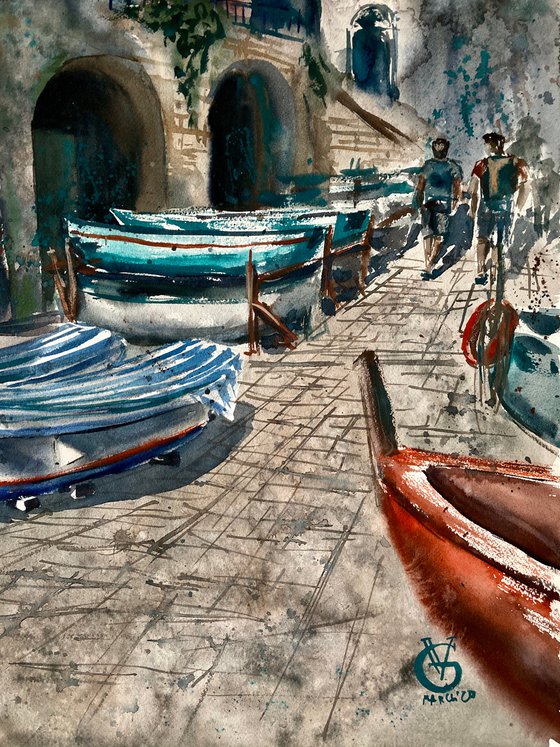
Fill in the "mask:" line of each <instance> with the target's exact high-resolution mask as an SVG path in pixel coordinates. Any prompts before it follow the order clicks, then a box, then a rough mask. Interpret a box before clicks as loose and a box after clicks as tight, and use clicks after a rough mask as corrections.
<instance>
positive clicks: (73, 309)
mask: <svg viewBox="0 0 560 747" xmlns="http://www.w3.org/2000/svg"><path fill="white" fill-rule="evenodd" d="M64 252H65V254H66V266H67V275H66V277H67V280H68V308H69V310H70V314H71V315H72V321H73V320H75V319H77V317H78V284H77V282H76V270H75V267H74V257H73V255H72V249H71V247H70V243H69V242H68V241H66V243H65V244H64Z"/></svg>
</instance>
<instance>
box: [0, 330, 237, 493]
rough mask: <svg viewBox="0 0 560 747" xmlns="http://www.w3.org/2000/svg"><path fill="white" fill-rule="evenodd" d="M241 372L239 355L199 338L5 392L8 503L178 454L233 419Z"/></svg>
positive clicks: (2, 466)
mask: <svg viewBox="0 0 560 747" xmlns="http://www.w3.org/2000/svg"><path fill="white" fill-rule="evenodd" d="M240 367H241V362H240V358H239V355H238V354H236V353H234V352H233V351H232V350H231V349H229V348H226V347H224V346H217V345H213V344H211V343H204V342H200V341H197V340H191V341H184V342H180V343H176V344H175V345H170V346H167V347H165V348H162V349H159V350H156V351H153V352H151V353H147V354H145V355H142V356H138V357H137V358H131V359H128V360H125V361H123V362H120V363H118V364H116V365H115V366H113V367H112V369H110V370H109V369H107V370H106V371H101V372H100V371H96V372H95V374H94V376H90V372H89V371H88V372H85V373H81V374H80V375H66V376H64V377H61V378H60V379H56V378H51V379H49V380H45V381H37V382H35V383H34V384H29V385H26V384H25V383H24V382H22V383H20V384H19V385H18V386H15V387H11V388H10V389H9V391H8V392H6V390H3V391H2V398H1V400H0V436H1V438H0V500H10V499H13V500H16V501H18V502H19V503H22V506H21V507H22V508H27V507H28V505H29V504H26V500H27V499H28V498H29V499H30V497H32V500H33V501H35V499H36V497H37V496H40V495H43V494H45V493H51V492H55V491H57V490H63V489H65V488H68V487H71V486H75V485H77V484H79V483H81V482H84V481H90V480H91V479H93V478H96V477H99V476H101V475H106V474H112V473H115V472H120V471H123V470H126V469H130V468H132V467H134V466H136V465H138V464H142V463H144V462H147V461H149V460H151V459H154V458H156V457H162V455H167V454H170V453H171V452H175V450H176V449H177V448H178V447H180V446H181V445H183V444H184V443H185V442H187V441H189V440H190V439H192V438H193V437H194V436H196V435H198V434H199V433H200V432H201V431H202V429H203V428H204V427H205V426H206V424H207V422H208V420H209V419H213V418H214V417H215V416H216V415H222V416H224V417H225V418H228V419H232V417H233V413H234V408H235V399H236V396H237V388H238V374H239V371H240ZM31 505H33V504H31Z"/></svg>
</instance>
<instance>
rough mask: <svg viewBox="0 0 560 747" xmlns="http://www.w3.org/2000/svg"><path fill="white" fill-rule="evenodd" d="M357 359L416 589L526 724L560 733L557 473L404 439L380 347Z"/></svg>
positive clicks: (394, 526)
mask: <svg viewBox="0 0 560 747" xmlns="http://www.w3.org/2000/svg"><path fill="white" fill-rule="evenodd" d="M359 364H360V377H361V385H362V392H363V400H364V409H365V413H366V419H367V424H368V440H369V445H370V451H371V456H372V461H373V467H374V474H375V476H376V479H377V483H378V486H379V489H380V491H381V497H382V505H383V510H384V512H385V516H386V518H387V521H388V525H389V530H390V534H391V538H392V541H393V545H394V547H395V548H396V550H397V551H398V553H399V555H400V557H401V560H402V562H403V564H404V566H405V568H406V570H407V572H408V576H409V578H410V580H411V581H412V583H413V585H414V587H415V589H416V591H417V593H418V595H419V597H420V598H421V600H422V602H423V604H424V605H425V607H426V608H427V611H428V613H429V615H430V617H431V619H432V620H433V621H434V622H435V623H436V624H437V625H438V626H439V627H440V628H442V629H443V630H444V631H445V633H446V634H447V635H454V636H456V638H457V641H458V643H459V644H460V645H461V647H462V648H464V649H467V650H468V651H469V652H470V653H471V655H472V657H473V658H474V659H475V661H476V662H477V663H478V665H479V670H480V672H481V675H482V676H483V677H486V679H488V680H490V681H491V683H492V684H493V686H494V688H493V689H494V690H495V691H496V692H497V693H498V694H499V695H501V696H504V697H505V698H506V699H507V700H509V702H510V703H511V704H512V705H514V706H515V707H516V710H517V712H518V715H520V716H521V717H522V719H523V721H524V723H525V724H526V726H527V727H529V728H531V729H532V730H536V731H537V732H538V733H540V734H542V735H543V736H545V737H548V738H550V737H553V738H555V739H556V740H558V739H560V713H559V708H560V659H559V655H560V479H559V478H558V477H557V476H555V475H554V474H553V473H552V472H551V471H550V470H549V469H548V468H545V467H539V466H534V465H530V464H526V463H518V462H496V461H490V460H485V459H478V458H474V457H455V456H449V455H446V454H440V453H435V452H428V451H421V450H417V449H409V448H399V446H398V442H397V437H396V430H395V424H394V419H393V412H392V408H391V403H390V400H389V397H388V395H387V392H386V389H385V386H384V383H383V379H382V376H381V371H380V367H379V362H378V360H377V357H376V356H375V354H374V353H372V352H366V353H364V354H363V355H362V356H361V357H360V359H359Z"/></svg>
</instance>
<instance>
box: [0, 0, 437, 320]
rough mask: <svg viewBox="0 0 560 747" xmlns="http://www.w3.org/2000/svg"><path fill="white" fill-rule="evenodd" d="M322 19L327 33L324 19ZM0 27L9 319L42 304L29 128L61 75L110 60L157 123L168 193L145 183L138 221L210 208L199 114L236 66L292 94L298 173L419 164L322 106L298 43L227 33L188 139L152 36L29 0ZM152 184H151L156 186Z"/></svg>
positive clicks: (341, 111)
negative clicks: (150, 213)
mask: <svg viewBox="0 0 560 747" xmlns="http://www.w3.org/2000/svg"><path fill="white" fill-rule="evenodd" d="M325 5H326V4H325ZM324 17H325V19H326V21H327V23H330V22H329V21H328V14H326V13H325V12H324ZM0 27H1V28H2V37H3V44H2V47H1V50H0V55H1V56H0V91H1V95H2V101H3V102H4V103H3V108H2V111H1V113H0V123H1V126H2V140H1V142H0V185H1V190H0V199H1V201H2V203H1V207H2V213H3V216H4V222H5V245H6V254H7V258H8V265H9V275H10V284H11V296H12V298H11V300H12V307H13V313H14V315H15V316H18V317H21V316H24V315H26V314H28V313H30V312H32V311H36V310H38V309H39V308H40V307H41V296H42V294H41V261H40V253H39V249H38V247H37V246H36V243H37V242H36V228H37V224H36V215H35V193H34V174H33V144H32V120H33V115H34V111H35V106H36V103H37V100H38V97H39V96H40V94H41V92H42V91H43V90H44V88H45V86H46V85H47V84H48V82H49V80H50V79H52V77H53V76H54V75H55V74H56V73H58V72H60V71H61V70H64V69H67V68H65V65H66V66H68V65H69V64H70V65H74V66H76V65H82V66H86V67H87V66H88V65H89V64H91V65H97V67H98V68H99V69H103V70H104V71H105V72H109V74H111V60H112V59H114V58H119V59H120V62H119V64H117V63H116V62H115V64H114V67H113V74H114V77H119V76H120V77H119V83H120V84H122V85H123V86H125V87H126V88H127V92H128V93H130V95H131V98H132V99H133V102H134V104H135V106H136V108H137V109H138V111H139V112H140V114H141V117H140V118H144V120H145V121H146V122H149V121H153V122H154V127H156V125H157V122H158V121H160V122H161V127H162V130H163V139H164V144H163V151H164V153H163V158H164V160H165V163H164V164H163V165H162V166H163V173H164V182H165V183H162V184H161V185H160V188H157V186H156V187H153V188H151V187H150V188H149V189H148V188H147V187H146V184H147V183H148V181H149V180H148V179H147V178H144V190H143V192H141V195H140V196H139V200H138V204H137V205H136V207H138V208H139V209H143V210H157V209H160V208H162V207H165V206H169V207H181V206H186V205H204V204H208V199H209V198H208V186H209V185H208V174H209V157H210V151H209V148H210V139H211V138H210V131H209V127H208V112H209V108H210V104H211V102H212V97H213V94H214V92H215V90H216V87H217V85H219V82H220V79H221V77H222V76H223V75H224V74H225V73H227V71H228V70H230V69H231V68H232V66H235V65H239V64H253V62H255V63H257V62H258V63H259V64H261V63H265V64H267V65H271V66H273V68H274V69H275V71H276V73H275V74H277V75H280V76H282V78H283V79H284V80H285V81H286V83H287V85H288V86H289V88H290V90H291V92H292V98H293V109H294V117H295V121H294V143H295V148H294V163H293V168H294V172H295V173H297V174H305V173H313V172H318V173H328V174H336V173H338V172H339V171H341V170H342V169H346V168H349V167H352V166H356V164H359V165H361V166H362V167H370V166H375V167H377V168H379V169H380V170H386V169H394V168H398V167H402V166H406V165H411V162H417V161H418V159H419V158H420V157H421V156H422V151H421V148H419V147H418V145H416V147H413V146H412V145H411V144H410V143H408V142H406V141H405V140H402V139H400V140H399V141H398V143H395V142H391V141H390V140H388V139H386V138H385V137H383V136H381V135H379V133H377V132H376V131H375V130H373V129H372V128H371V127H370V126H368V125H367V124H365V123H364V121H363V120H362V119H360V118H359V117H357V116H356V114H354V113H352V112H350V111H348V110H347V109H345V107H343V106H342V105H341V104H339V103H336V102H334V101H331V100H329V99H328V98H327V100H326V102H325V104H323V103H321V102H320V101H319V99H318V98H317V96H315V94H313V93H312V92H311V91H310V88H309V79H308V77H307V71H306V69H305V68H304V67H303V66H302V65H301V64H300V62H299V60H300V57H301V50H302V43H301V41H298V40H290V39H281V38H276V37H273V36H268V35H266V36H261V35H257V34H253V33H251V32H250V31H249V30H248V29H247V28H243V27H240V26H233V27H232V28H230V29H229V32H228V37H227V39H226V40H224V41H223V42H220V43H218V44H217V45H216V48H215V49H213V50H212V55H211V61H210V66H209V71H208V73H206V74H205V75H204V76H203V77H202V78H201V79H200V81H199V98H200V103H199V107H198V109H199V111H198V124H197V126H196V128H193V127H192V126H191V125H190V124H189V115H190V112H189V111H187V109H186V106H185V100H184V98H183V97H182V95H180V94H179V93H177V81H176V80H175V78H174V73H173V68H174V65H175V64H176V62H177V60H176V59H175V57H174V55H175V52H174V50H173V48H172V46H171V45H170V46H168V47H166V46H164V44H163V38H162V36H161V35H160V34H159V33H151V32H148V31H146V30H145V29H144V28H143V27H141V26H140V25H139V24H138V23H136V22H134V21H131V20H129V19H126V18H124V17H122V16H120V15H119V14H118V13H115V12H114V11H111V10H109V7H108V3H107V2H105V1H103V0H97V1H96V2H88V3H79V4H78V3H75V2H71V0H51V2H49V3H48V8H47V7H46V6H38V4H37V3H34V2H32V0H5V2H3V3H2V4H1V5H0ZM81 58H87V59H85V60H83V59H81ZM122 58H124V60H125V61H127V62H126V64H128V65H129V66H131V67H130V71H131V72H130V79H129V84H128V85H127V81H126V77H127V76H126V74H124V75H123V74H122V70H121V73H118V69H121V68H122V64H121V63H122V62H123V60H122ZM76 60H79V62H78V63H77V62H76ZM72 61H74V62H72ZM123 64H124V63H123ZM119 65H120V67H119ZM134 66H136V68H134ZM96 69H97V68H96ZM135 70H136V72H135ZM143 75H147V76H148V77H149V80H150V81H151V84H152V85H153V91H154V97H153V98H154V101H156V102H159V104H153V102H152V104H151V108H148V101H147V99H146V101H143V100H142V96H141V93H139V92H138V90H136V89H137V88H138V85H139V81H141V79H142V76H143ZM350 91H351V92H352V86H351V85H350ZM353 93H356V92H353ZM356 96H357V97H358V99H359V100H360V104H361V106H364V107H365V108H367V109H368V110H370V111H374V110H376V111H377V113H378V114H380V115H381V116H384V117H387V118H389V119H391V118H392V119H393V121H394V123H395V124H397V125H398V126H399V127H403V128H404V129H405V131H407V132H408V133H410V134H412V139H413V140H415V141H416V142H417V143H418V142H420V143H421V142H423V140H425V138H426V137H427V133H428V128H426V125H425V123H424V122H422V121H421V120H419V119H418V117H417V116H416V114H415V112H414V111H413V110H411V109H408V108H406V107H403V106H402V105H396V106H395V107H394V110H391V111H389V110H387V109H382V108H379V106H378V104H377V102H375V101H374V100H372V97H368V96H364V95H361V94H359V93H356ZM360 96H361V98H360ZM156 109H158V110H157V111H156ZM146 137H147V136H146ZM151 152H152V151H150V149H149V148H148V149H147V150H146V153H147V154H148V155H147V156H146V157H144V159H143V161H142V164H141V169H142V174H143V176H144V177H146V176H147V175H149V174H150V173H151V171H150V170H157V168H158V167H159V166H158V164H157V163H154V160H153V159H152V160H150V157H149V154H150V153H151ZM158 157H159V156H158ZM151 183H155V184H157V179H155V178H154V179H152V180H151Z"/></svg>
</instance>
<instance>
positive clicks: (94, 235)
mask: <svg viewBox="0 0 560 747" xmlns="http://www.w3.org/2000/svg"><path fill="white" fill-rule="evenodd" d="M70 234H71V235H72V236H81V237H82V238H84V239H103V240H105V241H122V242H123V243H124V244H141V245H142V246H155V247H159V248H161V249H251V248H252V247H255V246H288V245H290V244H303V243H304V242H306V241H309V236H302V237H301V238H298V239H282V240H278V241H252V242H251V243H250V244H236V245H235V246H231V245H230V244H173V243H169V242H164V241H148V239H136V238H135V239H133V238H131V237H130V236H103V234H97V233H85V232H83V231H70Z"/></svg>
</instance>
